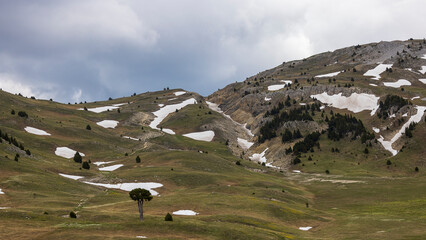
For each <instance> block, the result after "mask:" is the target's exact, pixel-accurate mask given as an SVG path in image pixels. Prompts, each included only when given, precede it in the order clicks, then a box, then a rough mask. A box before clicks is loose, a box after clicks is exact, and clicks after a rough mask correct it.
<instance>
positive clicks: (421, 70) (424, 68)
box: [419, 66, 426, 74]
mask: <svg viewBox="0 0 426 240" xmlns="http://www.w3.org/2000/svg"><path fill="white" fill-rule="evenodd" d="M419 72H421V73H422V74H425V73H426V66H422V69H420V70H419Z"/></svg>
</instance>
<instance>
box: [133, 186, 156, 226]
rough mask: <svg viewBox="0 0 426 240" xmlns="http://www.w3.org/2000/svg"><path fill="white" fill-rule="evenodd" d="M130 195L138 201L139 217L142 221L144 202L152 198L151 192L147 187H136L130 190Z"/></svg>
mask: <svg viewBox="0 0 426 240" xmlns="http://www.w3.org/2000/svg"><path fill="white" fill-rule="evenodd" d="M129 196H130V198H131V199H132V200H133V201H138V208H139V219H140V220H141V222H142V221H143V202H144V201H151V200H152V196H151V193H150V192H149V191H148V190H146V189H142V188H135V189H133V190H132V191H130V193H129Z"/></svg>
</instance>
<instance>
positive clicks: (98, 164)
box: [93, 161, 115, 167]
mask: <svg viewBox="0 0 426 240" xmlns="http://www.w3.org/2000/svg"><path fill="white" fill-rule="evenodd" d="M113 162H115V161H109V162H94V163H93V164H95V165H96V166H98V167H99V166H100V165H105V164H110V163H113Z"/></svg>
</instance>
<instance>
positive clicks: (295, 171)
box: [293, 170, 301, 173]
mask: <svg viewBox="0 0 426 240" xmlns="http://www.w3.org/2000/svg"><path fill="white" fill-rule="evenodd" d="M293 172H294V173H301V171H300V170H293Z"/></svg>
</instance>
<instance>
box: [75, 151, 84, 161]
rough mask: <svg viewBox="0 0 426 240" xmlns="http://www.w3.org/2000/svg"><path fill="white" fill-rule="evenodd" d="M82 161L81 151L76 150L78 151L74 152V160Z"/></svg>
mask: <svg viewBox="0 0 426 240" xmlns="http://www.w3.org/2000/svg"><path fill="white" fill-rule="evenodd" d="M82 161H83V158H82V157H81V155H80V153H79V152H76V153H75V154H74V162H76V163H81V162H82Z"/></svg>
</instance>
